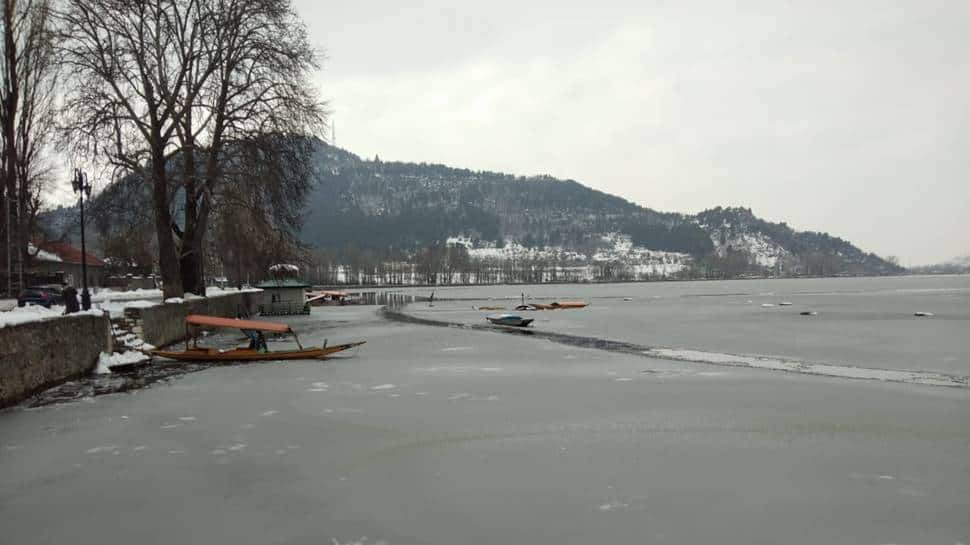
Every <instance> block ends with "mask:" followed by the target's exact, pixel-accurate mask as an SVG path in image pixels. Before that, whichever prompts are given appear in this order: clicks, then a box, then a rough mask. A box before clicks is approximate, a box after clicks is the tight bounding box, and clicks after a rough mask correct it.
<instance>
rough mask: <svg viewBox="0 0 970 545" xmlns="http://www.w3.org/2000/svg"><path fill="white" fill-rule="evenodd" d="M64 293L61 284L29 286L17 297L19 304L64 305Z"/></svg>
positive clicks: (48, 306)
mask: <svg viewBox="0 0 970 545" xmlns="http://www.w3.org/2000/svg"><path fill="white" fill-rule="evenodd" d="M63 304H64V295H63V294H62V293H61V287H60V286H34V287H31V288H27V289H25V290H24V291H22V292H21V293H20V297H18V298H17V306H21V307H23V306H26V305H39V306H42V307H46V308H51V306H52V305H63Z"/></svg>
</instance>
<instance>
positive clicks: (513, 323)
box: [485, 318, 533, 327]
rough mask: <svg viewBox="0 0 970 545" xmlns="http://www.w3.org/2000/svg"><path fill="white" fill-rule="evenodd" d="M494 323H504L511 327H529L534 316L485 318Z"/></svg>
mask: <svg viewBox="0 0 970 545" xmlns="http://www.w3.org/2000/svg"><path fill="white" fill-rule="evenodd" d="M485 319H486V320H488V321H489V322H491V323H492V324H493V325H504V326H510V327H527V326H528V325H529V324H531V323H532V321H533V318H516V319H511V318H485Z"/></svg>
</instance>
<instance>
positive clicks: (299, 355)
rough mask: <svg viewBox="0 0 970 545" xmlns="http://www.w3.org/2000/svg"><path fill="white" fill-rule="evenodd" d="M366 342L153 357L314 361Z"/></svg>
mask: <svg viewBox="0 0 970 545" xmlns="http://www.w3.org/2000/svg"><path fill="white" fill-rule="evenodd" d="M364 342H366V341H361V342H355V343H347V344H336V345H333V346H327V347H324V348H304V349H303V350H280V351H275V352H260V351H258V350H251V349H248V348H234V349H232V350H218V349H215V348H189V349H188V350H185V351H182V352H174V351H169V350H153V351H152V355H153V356H160V357H163V358H168V359H172V360H178V361H268V360H312V359H320V358H325V357H327V356H329V355H331V354H336V353H337V352H343V351H344V350H349V349H351V348H353V347H355V346H360V345H362V344H364Z"/></svg>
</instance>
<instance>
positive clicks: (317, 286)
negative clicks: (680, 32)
mask: <svg viewBox="0 0 970 545" xmlns="http://www.w3.org/2000/svg"><path fill="white" fill-rule="evenodd" d="M968 274H970V273H905V272H904V273H886V274H854V275H824V276H810V275H801V276H739V277H736V278H650V279H642V280H631V279H617V280H555V281H548V282H528V281H522V282H468V283H458V282H456V283H450V284H444V283H442V284H429V283H417V284H394V283H377V284H366V283H360V282H357V283H314V284H313V288H314V289H330V288H341V289H392V288H464V287H477V286H566V285H600V284H652V283H660V282H675V283H680V282H726V281H735V280H738V281H743V280H824V279H830V278H831V279H836V278H890V277H892V278H898V277H903V276H962V275H968Z"/></svg>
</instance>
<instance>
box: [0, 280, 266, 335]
mask: <svg viewBox="0 0 970 545" xmlns="http://www.w3.org/2000/svg"><path fill="white" fill-rule="evenodd" d="M258 291H261V290H259V289H257V288H243V289H242V290H238V289H236V288H206V296H207V297H220V296H223V295H231V294H234V293H252V292H258ZM195 298H198V296H197V295H194V294H191V293H187V294H185V296H184V298H173V299H167V300H166V301H165V302H167V303H180V302H182V301H183V300H184V299H195ZM161 304H163V303H162V290H157V289H137V290H132V291H113V290H111V289H107V288H105V289H100V290H98V291H97V292H96V293H94V294H93V295H91V310H89V311H82V312H81V313H79V314H94V315H98V316H100V315H101V314H102V313H103V312H107V313H108V314H109V315H110V317H111V318H120V317H122V316H124V313H125V309H126V308H148V307H153V306H156V305H161ZM63 315H64V307H63V306H58V305H55V306H52V307H51V308H49V309H48V308H44V307H41V306H36V305H27V306H25V307H14V308H13V309H11V310H8V311H3V312H0V327H5V326H7V325H17V324H23V323H27V322H41V321H44V320H52V319H54V318H58V317H60V316H63ZM76 315H77V314H74V316H76Z"/></svg>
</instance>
